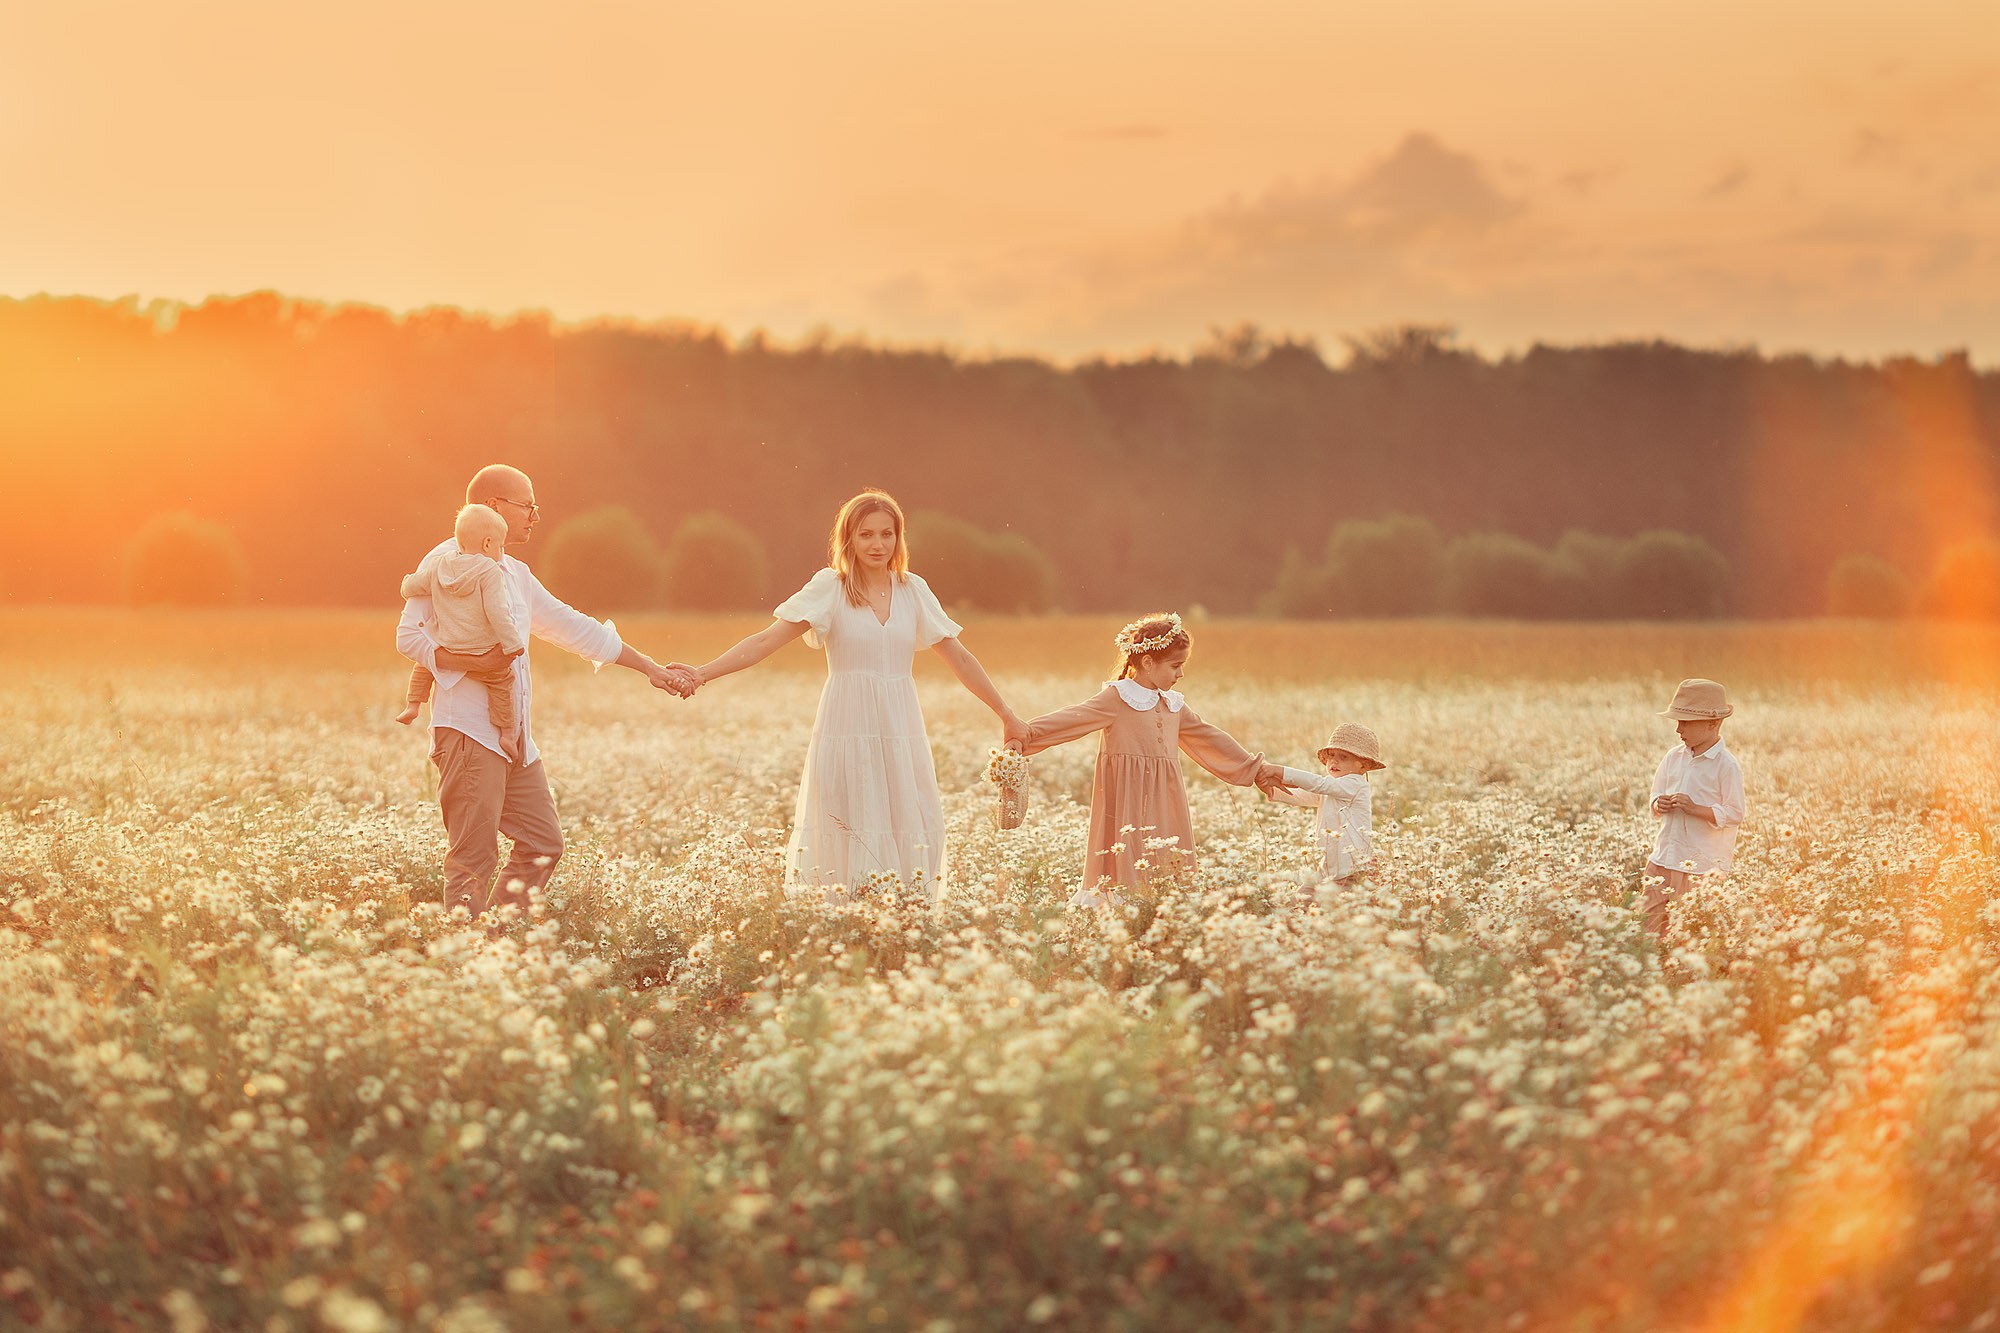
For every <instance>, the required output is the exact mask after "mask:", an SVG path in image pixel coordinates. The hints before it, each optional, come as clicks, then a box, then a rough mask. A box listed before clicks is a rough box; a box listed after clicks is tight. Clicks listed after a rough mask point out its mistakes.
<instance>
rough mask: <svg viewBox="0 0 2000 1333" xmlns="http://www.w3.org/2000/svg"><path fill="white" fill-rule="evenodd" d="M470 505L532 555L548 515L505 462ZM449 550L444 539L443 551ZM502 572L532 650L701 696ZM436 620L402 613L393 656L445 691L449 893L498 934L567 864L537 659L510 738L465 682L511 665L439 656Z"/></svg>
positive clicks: (442, 744)
mask: <svg viewBox="0 0 2000 1333" xmlns="http://www.w3.org/2000/svg"><path fill="white" fill-rule="evenodd" d="M465 502H466V503H467V504H483V505H488V506H490V507H492V508H493V509H496V510H498V511H499V513H500V516H501V517H502V518H504V519H506V520H507V538H506V545H507V546H524V545H526V544H527V542H528V539H529V538H530V537H532V536H533V535H534V533H535V524H536V523H537V522H538V521H540V519H541V514H542V511H541V508H540V506H538V505H537V504H536V503H535V484H534V482H532V481H531V480H529V478H528V474H527V473H525V472H522V471H521V470H520V469H519V468H513V467H508V466H506V465H505V464H502V463H495V464H493V465H491V466H488V467H483V468H481V469H479V471H478V472H477V473H476V474H474V476H473V478H472V481H471V483H470V484H469V485H467V486H466V488H465ZM451 544H452V543H451V541H450V540H447V541H446V542H444V543H442V545H441V546H440V549H442V547H443V546H449V545H451ZM500 563H501V567H502V568H503V569H504V570H505V571H506V574H507V580H506V588H507V601H508V604H509V606H510V607H511V608H512V610H513V616H514V623H515V625H516V627H517V628H518V629H519V630H520V631H521V634H522V637H523V638H524V639H525V638H526V636H527V635H529V634H533V635H534V636H535V637H537V638H540V639H546V640H548V641H549V642H550V643H553V644H555V645H556V646H557V647H558V648H566V649H568V650H569V651H570V652H573V653H575V654H576V655H577V656H579V657H582V658H585V659H586V660H588V661H590V662H591V663H593V664H594V665H595V666H597V667H599V668H602V667H603V666H604V665H605V664H607V663H616V664H617V665H619V666H622V667H630V668H631V669H632V670H634V671H637V672H639V673H641V674H642V675H644V676H645V677H646V678H647V679H648V680H650V681H651V682H652V683H653V684H654V685H655V686H657V687H658V688H660V689H663V690H667V691H669V692H670V693H673V694H676V695H679V696H681V697H682V698H686V697H687V696H688V695H689V694H692V693H693V692H694V689H695V686H696V685H697V684H698V681H697V679H696V678H695V676H694V673H693V672H691V671H690V670H688V668H687V667H685V666H682V665H681V664H679V663H670V664H668V665H667V666H661V665H660V664H659V663H658V662H655V661H654V660H653V659H652V658H650V657H647V656H646V655H645V654H644V653H642V652H640V651H639V650H638V649H636V648H634V647H632V646H631V645H630V644H627V643H625V642H624V641H623V640H621V639H620V638H619V637H618V629H617V627H616V626H615V625H613V624H612V623H611V622H610V621H608V620H592V619H591V618H590V617H589V616H586V615H584V614H583V613H582V612H581V611H578V610H576V609H575V608H573V607H571V606H568V605H566V604H564V603H563V602H561V601H559V600H557V599H556V597H555V596H553V595H552V594H551V593H550V592H549V590H548V589H546V588H544V587H543V586H542V583H541V580H540V579H538V578H536V577H535V575H534V572H533V571H532V570H530V569H529V568H528V567H527V566H526V565H524V564H522V563H521V562H520V561H519V560H516V559H515V558H514V557H513V556H511V555H502V556H501V559H500ZM433 619H434V617H433V612H432V608H431V602H430V599H429V598H428V597H413V598H411V599H409V600H408V601H407V602H405V603H404V604H403V619H402V622H401V623H400V624H399V625H398V626H397V627H396V649H397V651H399V652H401V653H402V654H403V656H405V657H407V658H409V659H410V660H411V661H412V662H415V663H417V664H418V665H419V666H422V667H426V668H428V669H429V671H430V673H431V675H432V677H434V678H435V679H436V681H437V693H436V695H435V697H433V699H432V700H431V762H432V763H434V764H436V765H437V770H438V806H439V808H440V810H441V811H442V812H443V814H444V829H445V837H446V841H447V847H446V851H445V857H444V882H445V891H446V894H447V897H448V900H449V901H450V903H451V904H452V906H454V907H463V908H465V910H466V911H467V912H468V913H470V914H471V915H472V916H473V917H474V918H475V919H476V918H478V917H481V916H487V915H488V914H489V913H491V914H492V918H491V919H490V920H489V925H495V924H496V923H497V922H498V921H499V920H500V919H501V915H502V914H501V912H500V909H502V908H505V907H514V908H517V909H523V910H524V909H525V908H526V907H527V903H528V894H529V892H530V891H531V890H533V889H538V888H540V887H542V886H543V885H544V884H547V883H548V881H549V877H550V876H551V875H553V874H554V873H555V868H556V862H557V861H559V860H560V859H562V854H563V836H562V826H561V824H559V823H558V822H557V820H556V802H555V797H554V795H553V794H552V793H551V792H550V790H549V779H548V774H547V773H546V772H545V771H544V770H543V768H542V754H541V751H540V750H539V749H537V748H536V746H535V734H534V731H533V729H532V724H531V722H530V720H529V718H530V708H531V705H532V700H533V692H532V688H531V683H530V679H529V674H528V656H527V654H526V653H523V654H522V655H521V656H519V657H517V658H515V659H514V661H513V673H514V694H515V698H516V700H517V701H518V703H519V707H518V708H516V710H515V717H516V723H515V726H516V732H515V735H514V736H513V737H511V738H502V737H501V735H500V733H499V731H498V729H497V728H496V727H495V726H494V724H493V720H492V716H491V712H490V710H489V709H488V707H487V702H486V687H485V686H484V685H482V684H480V683H479V682H478V681H477V680H475V679H472V678H470V677H469V676H468V674H467V673H469V672H474V671H479V670H482V669H492V668H494V667H505V666H506V665H507V662H506V658H505V657H504V656H503V655H501V654H500V653H499V652H498V650H497V649H496V650H494V651H493V652H489V653H480V654H467V653H454V652H452V651H450V650H449V649H446V648H442V647H440V646H439V645H438V642H437V639H436V638H435V637H434V636H433V633H432V624H433ZM508 739H511V740H513V741H514V742H516V744H517V746H518V750H517V753H518V754H519V756H520V758H519V760H518V762H515V761H510V760H509V759H508V757H507V751H508V750H509V749H510V748H515V747H513V746H510V745H509V744H508V743H507V740H508ZM502 833H504V834H506V835H507V837H508V838H509V840H511V841H512V843H513V848H512V850H511V851H510V852H509V853H508V856H507V864H506V865H505V866H504V867H501V868H500V876H499V882H498V885H497V887H496V885H495V882H494V868H495V867H496V866H499V862H500V850H499V844H498V837H499V835H500V834H502Z"/></svg>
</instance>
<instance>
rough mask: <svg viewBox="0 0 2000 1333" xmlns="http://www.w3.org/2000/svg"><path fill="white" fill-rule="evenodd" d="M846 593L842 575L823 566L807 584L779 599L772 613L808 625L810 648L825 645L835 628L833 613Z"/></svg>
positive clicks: (779, 617)
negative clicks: (841, 578)
mask: <svg viewBox="0 0 2000 1333" xmlns="http://www.w3.org/2000/svg"><path fill="white" fill-rule="evenodd" d="M843 596H845V592H844V590H843V589H842V588H841V585H840V575H838V574H836V573H834V572H833V571H832V570H831V569H822V570H821V571H820V572H819V573H817V574H815V575H813V576H812V577H811V578H810V579H808V580H806V586H805V587H803V588H800V589H799V590H798V591H797V592H795V593H793V594H792V595H791V596H790V597H787V598H786V599H785V600H784V601H782V602H780V603H779V604H778V606H777V609H775V610H774V611H772V612H771V614H772V615H773V616H775V617H777V618H778V619H779V620H789V621H791V622H792V623H793V624H795V625H796V624H803V625H804V626H805V627H806V646H807V647H808V648H824V647H826V636H827V635H828V634H829V633H831V632H832V630H833V613H834V611H835V610H837V609H838V608H839V606H840V599H841V598H842V597H843Z"/></svg>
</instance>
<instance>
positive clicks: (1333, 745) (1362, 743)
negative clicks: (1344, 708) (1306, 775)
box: [1319, 722, 1388, 769]
mask: <svg viewBox="0 0 2000 1333" xmlns="http://www.w3.org/2000/svg"><path fill="white" fill-rule="evenodd" d="M1335 750H1345V751H1347V753H1349V754H1351V755H1353V756H1354V757H1355V758H1356V759H1359V760H1360V761H1361V762H1362V763H1364V764H1366V765H1368V767H1369V768H1370V769H1377V768H1387V767H1388V765H1387V764H1385V763H1383V762H1382V742H1380V741H1378V740H1376V739H1375V733H1374V732H1372V731H1370V730H1369V729H1368V728H1366V727H1364V726H1362V725H1361V724H1360V723H1359V722H1343V723H1341V724H1340V725H1339V726H1337V727H1335V728H1334V729H1333V735H1331V736H1328V737H1327V738H1326V744H1325V745H1322V746H1320V747H1319V761H1320V762H1321V763H1322V764H1323V763H1325V762H1326V757H1327V756H1328V755H1329V754H1332V753H1333V752H1334V751H1335Z"/></svg>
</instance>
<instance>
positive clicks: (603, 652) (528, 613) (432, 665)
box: [396, 539, 625, 767]
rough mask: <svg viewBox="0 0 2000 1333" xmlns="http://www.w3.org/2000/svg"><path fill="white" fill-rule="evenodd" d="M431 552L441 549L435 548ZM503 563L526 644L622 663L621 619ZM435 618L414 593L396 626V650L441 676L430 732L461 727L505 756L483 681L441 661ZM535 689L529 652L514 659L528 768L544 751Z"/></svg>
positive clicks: (515, 563)
mask: <svg viewBox="0 0 2000 1333" xmlns="http://www.w3.org/2000/svg"><path fill="white" fill-rule="evenodd" d="M445 547H451V548H452V549H453V550H456V549H457V543H456V542H455V541H452V540H450V539H447V540H445V541H444V542H441V543H439V545H438V548H437V550H438V551H442V550H444V549H445ZM432 554H433V555H435V554H437V551H433V552H432ZM425 558H426V559H428V558H429V557H425ZM500 565H501V568H503V569H505V570H506V571H507V601H508V605H509V607H510V609H511V610H512V611H513V613H514V626H515V628H516V629H518V630H519V631H520V632H521V638H522V641H523V642H526V641H527V636H528V635H530V634H532V635H534V636H535V637H536V638H538V639H546V640H547V641H548V642H550V643H552V644H554V645H555V646H556V647H558V648H566V649H568V650H569V651H570V652H573V653H575V654H576V655H577V656H578V657H581V658H584V659H585V660H587V661H589V662H590V663H591V664H592V665H593V666H595V667H596V668H598V669H599V670H602V669H603V667H604V664H605V663H606V662H615V661H617V660H618V657H619V655H620V654H621V653H623V652H624V651H625V643H624V640H622V639H620V638H619V637H618V627H617V626H616V625H614V624H612V623H611V622H610V621H608V620H592V619H591V618H590V617H589V616H587V615H585V614H584V613H583V612H581V611H579V610H577V609H576V608H575V607H573V606H570V605H568V604H566V603H564V602H561V601H559V600H557V599H556V597H555V595H554V594H553V593H551V592H550V591H549V590H548V589H547V588H544V587H543V586H542V581H541V580H540V579H538V578H536V577H535V572H534V571H533V570H531V569H529V568H528V567H527V566H526V565H524V564H522V563H521V562H520V561H519V560H516V559H515V558H514V557H513V556H511V555H503V556H501V557H500ZM435 619H436V612H435V611H434V610H433V609H432V607H431V599H430V598H428V597H412V598H410V599H409V600H408V601H406V602H404V603H403V619H402V621H401V622H400V623H399V624H398V625H397V626H396V651H397V652H399V653H401V654H402V655H403V656H405V657H407V658H409V659H410V660H411V661H412V662H415V663H416V664H417V665H419V666H421V667H423V668H424V669H425V670H427V671H429V672H430V673H431V675H432V677H433V678H435V679H436V681H437V691H436V693H434V694H433V695H432V696H431V730H432V731H436V730H438V729H439V728H444V729H446V730H450V731H456V732H460V733H463V734H464V735H466V736H468V737H470V738H471V739H473V740H475V741H478V742H479V743H480V744H481V745H483V746H485V747H486V748H487V749H489V750H491V751H493V752H494V753H495V754H505V753H506V751H505V750H503V749H501V746H500V733H499V731H498V730H496V729H495V728H494V726H493V718H492V715H491V714H490V713H489V712H488V711H487V707H486V687H485V686H484V685H481V684H480V683H479V682H478V681H476V680H467V679H466V676H465V673H464V672H463V671H445V670H441V669H440V668H439V667H438V664H437V651H438V642H437V639H436V638H435V637H433V635H432V631H431V625H432V623H433V622H434V621H435ZM532 693H533V685H532V679H531V677H530V674H529V671H528V655H527V654H526V653H522V654H521V655H520V656H519V657H517V658H515V659H514V697H515V701H516V715H517V716H519V718H520V719H521V763H522V765H523V766H524V767H525V766H526V765H528V764H532V763H535V762H536V761H538V760H539V759H540V758H541V757H542V752H541V750H540V749H538V748H537V747H536V745H535V733H534V729H533V727H532V726H531V725H530V724H529V717H530V716H531V711H530V709H529V702H530V698H531V696H532Z"/></svg>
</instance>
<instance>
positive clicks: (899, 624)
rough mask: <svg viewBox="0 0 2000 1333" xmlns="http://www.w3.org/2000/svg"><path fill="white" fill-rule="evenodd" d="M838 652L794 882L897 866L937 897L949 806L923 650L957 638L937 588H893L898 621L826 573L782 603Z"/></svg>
mask: <svg viewBox="0 0 2000 1333" xmlns="http://www.w3.org/2000/svg"><path fill="white" fill-rule="evenodd" d="M773 614H774V615H776V616H777V618H778V619H780V620H787V621H791V622H793V623H803V624H804V625H805V626H806V627H807V628H806V643H807V644H808V645H810V646H811V647H814V648H824V649H826V688H825V689H824V690H823V691H822V692H821V693H820V696H819V712H818V714H817V715H815V716H814V718H813V730H812V741H811V743H810V744H809V745H808V746H807V747H806V764H805V773H804V775H803V776H802V777H801V778H800V780H799V803H798V809H797V811H796V812H795V813H794V815H793V819H792V841H791V846H790V849H789V851H788V854H787V857H786V862H785V883H786V885H787V886H789V887H795V888H796V887H831V886H833V885H860V884H865V883H867V882H868V878H869V876H871V875H876V874H881V873H883V872H885V871H886V872H889V873H892V874H895V875H898V876H900V877H901V878H902V881H903V883H904V884H905V885H906V886H908V887H910V888H912V889H916V888H919V887H921V889H922V890H923V892H924V893H925V894H926V895H927V896H928V897H929V898H930V899H931V900H932V901H936V899H937V895H938V892H939V889H940V888H941V887H942V879H943V872H944V808H943V805H942V803H941V802H940V801H939V800H938V785H937V768H936V766H935V765H934V764H933V763H932V761H931V742H930V736H929V735H928V734H927V733H926V732H925V730H924V715H923V712H922V710H921V709H919V708H918V706H917V681H916V676H915V675H914V674H913V668H914V664H915V662H916V656H917V649H919V648H928V647H930V646H931V645H933V644H935V643H937V642H938V641H939V640H941V639H951V638H957V637H958V633H959V627H958V625H957V624H955V623H954V622H953V621H952V619H951V617H950V616H947V615H946V614H945V613H944V607H943V606H942V605H940V604H939V602H938V599H937V596H936V594H934V593H932V592H931V589H930V585H929V584H927V583H925V582H924V581H923V580H922V579H920V578H918V577H917V576H916V575H915V574H910V575H908V576H906V577H904V578H901V579H898V580H897V581H896V582H895V583H894V584H893V585H892V591H891V593H890V598H889V619H888V621H887V622H886V623H885V622H883V621H881V620H878V619H876V617H875V612H874V610H873V609H871V608H869V607H866V606H855V605H853V604H851V603H850V602H849V601H848V600H847V594H846V592H845V591H844V590H843V589H842V587H841V584H840V575H838V574H836V573H835V572H834V571H833V570H831V569H822V570H821V571H820V572H819V573H817V574H815V575H813V576H812V580H811V581H810V582H809V583H807V584H806V586H805V587H803V588H801V589H799V591H798V592H796V593H794V594H793V595H792V596H791V597H789V598H787V599H785V602H784V603H783V604H782V605H781V606H779V607H778V608H777V610H776V611H775V612H773Z"/></svg>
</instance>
